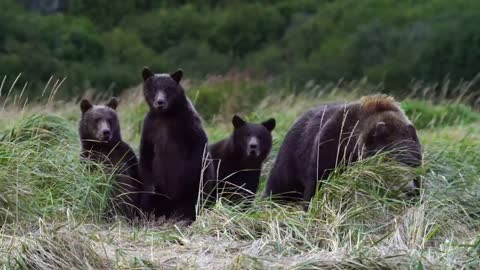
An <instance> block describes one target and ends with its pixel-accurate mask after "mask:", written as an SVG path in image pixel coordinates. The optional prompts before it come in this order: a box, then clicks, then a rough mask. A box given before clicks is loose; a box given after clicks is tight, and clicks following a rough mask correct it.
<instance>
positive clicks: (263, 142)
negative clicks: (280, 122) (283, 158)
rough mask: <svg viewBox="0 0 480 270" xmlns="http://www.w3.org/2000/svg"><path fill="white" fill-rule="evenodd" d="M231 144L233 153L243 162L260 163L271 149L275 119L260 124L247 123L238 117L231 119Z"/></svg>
mask: <svg viewBox="0 0 480 270" xmlns="http://www.w3.org/2000/svg"><path fill="white" fill-rule="evenodd" d="M232 124H233V127H234V130H233V135H232V138H233V144H234V148H235V152H236V153H238V154H239V155H241V157H242V159H243V160H249V161H260V162H262V161H263V160H265V158H266V157H267V156H268V154H269V153H270V150H271V148H272V134H271V132H272V130H273V129H274V128H275V119H273V118H271V119H269V120H267V121H265V122H262V123H261V124H255V123H247V122H246V121H245V120H243V119H242V118H240V117H239V116H238V115H234V116H233V118H232Z"/></svg>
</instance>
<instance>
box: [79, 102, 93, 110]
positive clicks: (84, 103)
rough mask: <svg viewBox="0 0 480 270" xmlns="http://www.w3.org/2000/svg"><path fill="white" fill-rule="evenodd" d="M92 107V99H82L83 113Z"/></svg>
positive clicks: (81, 108) (81, 107)
mask: <svg viewBox="0 0 480 270" xmlns="http://www.w3.org/2000/svg"><path fill="white" fill-rule="evenodd" d="M92 107H93V105H92V103H90V101H88V100H87V99H82V101H81V102H80V110H82V113H86V112H87V111H88V110H90V109H91V108H92Z"/></svg>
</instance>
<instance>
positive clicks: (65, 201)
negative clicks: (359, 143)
mask: <svg viewBox="0 0 480 270" xmlns="http://www.w3.org/2000/svg"><path fill="white" fill-rule="evenodd" d="M270 87H271V86H270V85H269V84H266V83H263V82H260V81H254V80H243V79H238V78H233V79H232V78H221V77H219V78H216V79H215V80H213V79H212V80H210V81H206V82H202V83H200V84H193V85H188V87H187V88H188V89H190V90H189V92H188V93H189V95H190V97H191V98H192V100H193V101H194V103H195V106H196V107H197V108H198V109H199V111H200V113H201V114H202V116H203V117H204V119H205V125H206V128H207V131H208V134H209V137H210V140H211V141H215V140H218V139H220V138H223V137H225V136H227V135H228V134H229V132H230V131H231V125H230V123H229V120H230V117H231V115H232V113H235V112H243V115H245V116H246V117H247V118H248V119H249V120H252V121H260V120H264V119H267V118H269V117H275V118H276V120H277V127H276V129H275V131H274V149H273V153H272V154H271V155H270V158H269V160H268V162H267V164H266V169H265V170H264V175H266V174H268V170H269V169H270V166H271V163H272V160H273V159H274V157H275V155H276V152H277V150H278V147H279V145H280V143H281V141H282V139H283V137H284V135H285V133H286V131H287V130H288V128H289V127H290V126H291V125H292V123H293V122H294V120H295V119H296V118H297V117H298V116H299V115H300V114H301V113H302V112H303V111H305V110H306V109H307V108H309V107H310V106H313V105H314V104H317V103H320V102H326V101H333V100H335V101H348V100H353V99H356V98H358V97H359V96H360V95H362V94H364V93H367V92H368V93H372V92H375V91H376V90H374V89H372V88H370V86H368V85H366V84H364V83H362V82H352V83H345V84H343V85H342V86H338V85H331V84H326V85H311V87H309V88H306V89H301V91H299V92H301V94H291V93H292V92H293V91H291V89H286V90H285V91H281V90H279V88H270ZM377 90H378V89H377ZM423 90H425V89H423ZM452 91H453V90H452ZM455 91H456V90H455ZM459 91H461V90H459ZM423 92H426V91H423ZM48 93H50V89H49V90H47V95H48ZM239 96H240V97H245V99H246V102H245V103H241V102H235V101H238V97H239ZM19 100H21V101H22V102H20V101H19ZM120 100H121V103H120V106H119V112H120V117H121V120H122V123H121V124H122V132H123V135H124V138H125V139H126V140H127V141H128V142H129V143H131V144H132V145H133V146H134V147H135V148H136V147H137V146H138V142H139V131H140V123H141V121H142V118H143V115H144V113H145V111H146V106H145V104H144V103H143V97H142V94H141V89H140V88H139V87H135V88H132V89H128V90H126V91H125V92H124V94H123V95H122V96H121V97H120ZM433 100H435V101H433ZM23 101H24V99H22V98H21V97H20V98H17V99H14V98H13V97H12V98H11V99H9V100H7V102H6V104H4V106H3V108H2V113H1V114H0V165H1V167H2V169H1V170H0V221H1V222H2V224H3V225H2V227H1V231H0V232H1V233H0V254H1V256H0V265H1V267H2V268H3V269H132V268H135V269H159V268H160V269H170V268H178V269H184V268H202V269H265V268H272V269H278V268H288V269H406V268H411V269H461V268H463V269H477V268H479V267H480V259H479V257H478V254H479V253H478V252H479V249H480V238H479V233H480V227H479V225H480V219H479V218H480V216H479V215H480V212H479V209H480V177H479V175H478V169H479V168H480V156H479V155H478V153H480V143H479V142H480V128H479V127H480V125H479V124H480V114H479V113H477V112H475V111H473V110H472V109H471V108H470V107H469V106H466V105H463V104H462V100H448V99H443V100H442V101H438V97H437V98H436V99H433V98H431V97H429V96H426V97H424V98H423V99H404V100H402V107H403V108H404V109H405V111H406V112H407V114H408V115H409V117H410V118H411V119H412V120H413V121H414V123H415V125H416V127H417V128H418V129H419V135H420V140H421V142H422V143H423V145H424V154H425V165H424V167H423V168H422V169H419V170H414V171H411V170H407V169H405V168H402V167H398V166H395V165H392V164H390V165H385V164H383V165H382V164H381V163H379V160H378V159H368V160H365V161H362V162H359V163H358V164H356V165H355V166H354V167H352V168H350V169H348V170H345V171H343V172H337V173H335V174H334V176H333V177H331V179H330V180H329V182H328V184H327V185H325V186H324V187H323V188H322V189H321V190H320V192H319V193H318V195H317V196H316V198H315V200H314V202H313V203H312V205H311V208H310V209H309V211H308V212H303V210H302V209H301V207H298V206H295V205H290V206H284V205H277V204H275V203H272V202H270V201H265V200H258V201H256V202H255V203H254V204H253V206H251V207H250V208H248V209H247V210H245V208H244V207H243V206H242V205H237V206H229V205H227V204H224V203H219V204H217V205H216V206H215V207H214V208H213V209H200V215H199V218H198V220H197V221H196V222H195V223H194V224H192V226H190V227H187V226H184V225H182V224H177V225H174V224H171V223H168V222H167V223H165V222H162V221H159V222H139V223H137V224H134V225H131V224H128V223H127V222H125V221H123V220H121V219H118V220H115V221H114V222H112V223H107V222H105V221H104V220H102V219H101V217H100V216H101V213H102V209H103V208H104V207H105V205H106V203H107V196H106V194H107V193H108V189H109V181H110V177H109V176H108V175H103V174H101V173H99V172H89V171H88V170H87V169H86V166H85V164H82V163H80V162H79V140H78V135H77V131H76V129H77V121H78V118H79V115H80V110H79V108H78V104H76V103H75V102H61V101H56V100H55V99H54V98H51V99H49V101H48V102H47V101H45V102H44V103H40V104H35V103H27V105H26V106H23V104H24V102H23ZM2 105H3V104H2ZM404 174H414V175H419V176H421V177H422V179H423V181H424V184H425V185H424V189H423V190H422V191H421V195H420V198H419V199H418V200H417V201H409V202H404V201H402V200H400V199H399V194H396V193H395V192H393V191H392V190H390V189H389V188H388V187H389V183H390V182H391V181H395V179H396V177H395V176H398V175H404ZM263 180H264V177H263V178H262V181H263Z"/></svg>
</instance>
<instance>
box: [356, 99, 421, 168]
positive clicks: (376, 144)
mask: <svg viewBox="0 0 480 270" xmlns="http://www.w3.org/2000/svg"><path fill="white" fill-rule="evenodd" d="M360 102H361V106H362V109H363V112H364V113H366V118H365V121H364V122H363V125H362V127H361V133H362V134H361V136H362V138H363V146H364V151H363V152H364V153H365V154H366V155H367V156H371V155H375V154H377V153H381V152H384V153H387V154H388V155H390V156H391V157H393V158H394V159H395V160H396V161H397V162H399V163H401V164H404V165H407V166H411V167H419V166H421V165H422V151H421V148H422V147H421V144H420V141H419V139H418V136H417V131H416V129H415V127H414V126H413V124H412V122H411V121H410V120H409V119H408V118H407V116H406V115H405V113H404V112H403V111H402V109H401V108H400V106H399V104H397V103H396V102H395V101H394V99H393V98H391V97H388V96H383V95H380V96H370V97H365V98H364V99H362V100H361V101H360Z"/></svg>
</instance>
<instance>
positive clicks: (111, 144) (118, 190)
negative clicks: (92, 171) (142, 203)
mask: <svg viewBox="0 0 480 270" xmlns="http://www.w3.org/2000/svg"><path fill="white" fill-rule="evenodd" d="M117 106H118V100H117V99H116V98H111V99H110V101H108V103H107V104H106V105H93V104H92V103H90V101H88V100H86V99H83V100H82V101H81V103H80V109H81V112H82V116H81V119H80V123H79V134H80V142H81V147H82V149H81V158H82V159H83V160H90V161H93V162H95V163H98V164H102V165H104V166H106V167H107V168H108V169H109V171H110V173H113V174H115V183H114V184H113V190H112V193H111V203H112V207H111V209H109V211H108V213H107V215H108V216H111V215H113V214H115V213H119V214H122V215H124V216H127V217H129V218H133V217H134V216H135V215H136V214H138V213H139V212H138V192H139V191H140V188H141V185H140V183H139V172H138V160H137V156H136V155H135V152H134V151H133V150H132V148H131V147H130V146H129V145H128V144H127V143H126V142H124V141H123V140H122V136H121V132H120V124H119V121H118V116H117V113H116V111H115V110H116V108H117Z"/></svg>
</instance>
